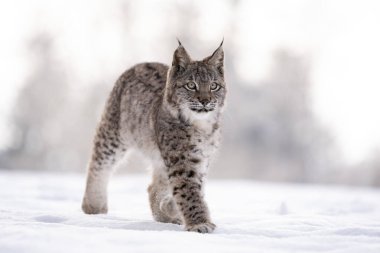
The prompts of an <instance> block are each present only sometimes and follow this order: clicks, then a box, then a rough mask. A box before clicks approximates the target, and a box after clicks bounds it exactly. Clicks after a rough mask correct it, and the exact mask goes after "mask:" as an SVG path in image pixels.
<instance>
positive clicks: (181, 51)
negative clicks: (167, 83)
mask: <svg viewBox="0 0 380 253" xmlns="http://www.w3.org/2000/svg"><path fill="white" fill-rule="evenodd" d="M178 43H179V45H178V47H177V49H176V50H175V51H174V55H173V63H172V66H173V68H174V71H175V72H181V71H183V70H184V69H185V68H186V66H187V65H188V64H189V63H190V62H191V58H190V56H189V55H188V53H187V52H186V49H185V48H184V47H183V46H182V44H181V42H180V41H179V40H178Z"/></svg>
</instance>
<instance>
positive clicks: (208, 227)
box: [186, 222, 216, 234]
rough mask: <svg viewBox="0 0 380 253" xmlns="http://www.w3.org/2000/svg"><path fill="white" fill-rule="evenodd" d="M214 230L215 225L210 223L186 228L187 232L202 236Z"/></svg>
mask: <svg viewBox="0 0 380 253" xmlns="http://www.w3.org/2000/svg"><path fill="white" fill-rule="evenodd" d="M215 228H216V226H215V224H214V223H211V222H206V223H201V224H196V225H190V226H186V230H187V231H191V232H198V233H202V234H205V233H212V232H213V231H214V230H215Z"/></svg>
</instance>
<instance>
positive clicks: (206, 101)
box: [199, 99, 210, 107]
mask: <svg viewBox="0 0 380 253" xmlns="http://www.w3.org/2000/svg"><path fill="white" fill-rule="evenodd" d="M199 102H200V103H201V104H202V105H203V107H205V106H207V105H208V104H209V103H210V100H209V99H202V100H199Z"/></svg>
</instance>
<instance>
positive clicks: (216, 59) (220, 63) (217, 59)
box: [203, 39, 224, 75]
mask: <svg viewBox="0 0 380 253" xmlns="http://www.w3.org/2000/svg"><path fill="white" fill-rule="evenodd" d="M223 41H224V39H223V40H222V43H220V45H219V47H218V48H217V49H216V50H215V52H214V53H213V54H212V55H210V56H209V57H207V58H205V59H204V60H203V61H204V62H206V63H207V64H210V65H214V66H216V67H217V68H218V71H219V72H220V74H221V75H223V67H224V52H223V47H222V46H223Z"/></svg>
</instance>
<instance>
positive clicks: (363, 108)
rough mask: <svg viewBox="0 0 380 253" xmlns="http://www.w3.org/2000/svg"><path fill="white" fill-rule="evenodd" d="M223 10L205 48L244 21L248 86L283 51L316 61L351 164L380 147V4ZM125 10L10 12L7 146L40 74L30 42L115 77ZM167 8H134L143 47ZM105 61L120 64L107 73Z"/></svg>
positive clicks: (4, 40)
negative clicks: (23, 95)
mask: <svg viewBox="0 0 380 253" xmlns="http://www.w3.org/2000/svg"><path fill="white" fill-rule="evenodd" d="M220 2H221V1H199V3H200V4H202V6H203V8H201V10H200V12H199V13H198V14H199V17H198V18H199V27H200V28H199V29H200V31H199V32H200V36H201V37H202V38H200V40H201V41H207V42H209V41H212V43H215V41H219V40H220V38H221V37H223V35H224V34H223V33H224V29H225V27H226V24H228V20H230V19H234V20H235V21H236V23H235V24H236V25H235V27H231V28H230V29H233V34H234V36H237V38H239V40H238V41H239V42H238V43H237V45H236V46H237V48H238V50H239V51H238V52H236V53H237V54H238V56H239V58H238V59H239V63H240V64H239V68H238V69H239V73H240V74H241V75H242V76H243V77H244V78H245V79H246V80H248V81H249V80H255V81H257V80H261V79H265V76H266V75H267V71H268V69H269V68H270V65H271V54H272V52H273V50H275V49H276V48H278V47H281V48H288V49H291V50H293V51H295V52H297V53H299V54H301V55H307V56H309V57H310V58H311V59H312V60H313V62H312V68H313V72H312V83H313V93H312V99H313V104H314V109H315V112H316V113H317V115H318V116H319V118H320V119H321V121H322V122H323V124H324V125H325V126H327V127H329V128H330V129H331V131H332V133H333V134H334V135H335V137H336V140H337V141H338V144H339V145H340V147H341V148H342V150H343V154H344V155H345V157H346V159H347V161H349V162H358V161H360V160H361V159H364V158H365V157H366V156H367V155H368V154H369V152H371V151H372V150H373V149H374V148H375V147H379V146H380V114H379V113H378V108H380V99H378V97H379V95H378V94H380V88H379V87H380V77H379V66H380V64H379V59H380V47H379V45H380V32H379V24H380V1H376V0H373V1H367V0H356V1H344V0H335V1H334V0H331V1H317V0H286V1H285V0H283V1H281V0H266V1H258V0H255V1H243V2H242V3H241V5H240V7H239V9H238V10H237V11H238V14H237V15H236V16H229V15H228V8H229V6H227V5H224V4H218V3H220ZM119 3H120V2H119V1H117V0H113V1H89V0H87V1H74V0H71V1H48V0H40V1H33V2H32V1H27V0H24V1H22V0H18V1H17V0H16V1H9V2H8V5H6V4H5V3H4V2H2V3H1V4H0V31H1V33H0V68H1V69H2V71H1V75H0V146H1V145H2V144H4V143H6V142H7V136H8V135H7V129H8V126H7V123H6V120H5V119H6V117H7V116H8V115H9V112H10V108H11V106H12V102H13V101H14V98H15V96H16V95H17V89H18V87H20V85H21V84H22V83H23V80H24V78H25V77H26V76H27V75H28V74H29V71H30V66H29V65H28V64H29V62H28V61H27V58H26V56H27V51H26V49H25V42H26V41H27V40H28V39H29V38H30V36H31V35H32V34H33V33H34V32H35V28H36V27H37V28H38V29H40V30H41V31H43V30H47V31H50V32H51V31H54V32H53V35H54V36H57V38H58V40H57V42H58V48H59V52H60V53H61V54H62V55H60V57H61V58H62V60H64V61H69V62H70V63H71V65H72V68H73V69H76V70H79V71H80V72H82V73H85V74H84V75H83V76H88V75H94V73H102V72H101V71H103V72H104V71H106V72H108V73H109V72H112V70H113V69H114V68H115V66H118V64H120V62H121V61H122V59H121V58H120V57H119V55H121V54H124V52H126V51H125V48H127V47H128V44H121V43H125V41H123V42H121V41H120V39H119V37H118V34H119V32H120V31H121V29H125V27H123V26H121V25H120V22H118V19H119V18H120V16H119V15H120V13H121V12H117V11H115V10H117V8H118V6H119ZM161 3H162V1H154V4H153V5H154V6H153V7H151V8H148V7H147V6H146V5H145V2H144V1H137V2H134V3H133V6H134V7H135V8H138V10H140V11H141V12H143V13H144V14H143V15H141V16H138V12H137V13H135V14H132V15H135V16H134V18H137V19H136V20H135V21H134V22H135V24H134V26H132V30H131V31H130V32H131V33H132V36H133V38H134V39H135V40H138V41H140V42H141V43H139V46H140V47H141V48H144V47H147V45H149V44H150V43H151V41H152V40H154V39H155V38H157V37H160V29H161V28H162V26H165V25H167V24H168V23H169V22H170V13H168V12H169V11H168V10H170V8H164V7H162V6H161ZM171 3H174V1H173V2H171ZM177 3H178V2H177ZM166 5H170V4H166ZM73 6H75V8H73ZM211 10H212V11H211ZM155 15H158V16H155ZM83 20H88V21H83ZM99 20H103V22H101V23H97V22H98V21H99ZM142 25H143V26H144V29H145V30H142V29H140V27H141V26H142ZM148 27H153V28H152V29H151V30H146V29H148ZM74 38H75V39H74ZM226 43H228V38H226ZM207 48H208V49H209V48H213V45H210V46H207ZM150 50H154V49H149V50H146V53H145V54H144V55H138V56H137V55H133V57H134V59H136V58H138V59H141V60H144V59H145V58H146V60H151V58H149V54H150V52H151V51H150ZM94 51H96V54H97V58H95V59H94V57H91V56H92V55H93V53H94ZM158 55H159V56H157V57H159V58H160V57H161V58H162V59H163V60H164V57H163V56H162V54H161V55H160V54H159V53H158ZM73 57H74V58H73ZM161 58H160V59H161ZM97 60H99V62H108V63H110V64H107V65H104V64H103V65H99V64H98V65H97ZM126 67H127V66H126ZM83 78H86V77H83ZM93 78H94V79H96V76H93Z"/></svg>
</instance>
